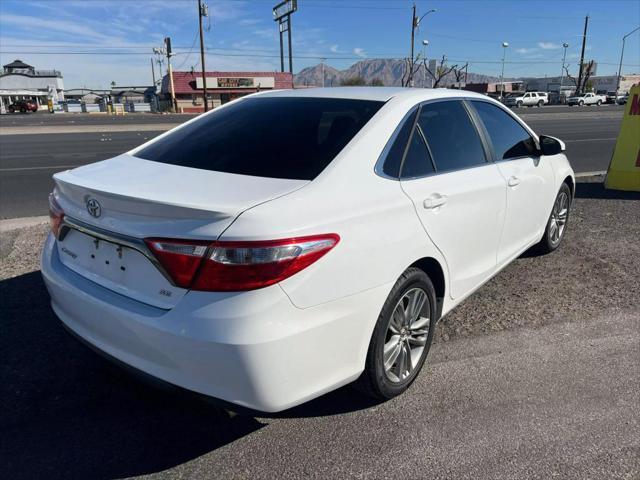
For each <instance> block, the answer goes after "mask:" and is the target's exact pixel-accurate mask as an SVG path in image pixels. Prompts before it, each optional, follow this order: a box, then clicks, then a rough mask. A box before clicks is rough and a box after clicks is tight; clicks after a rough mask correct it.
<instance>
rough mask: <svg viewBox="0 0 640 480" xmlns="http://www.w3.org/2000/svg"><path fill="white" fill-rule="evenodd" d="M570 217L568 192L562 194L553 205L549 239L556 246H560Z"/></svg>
mask: <svg viewBox="0 0 640 480" xmlns="http://www.w3.org/2000/svg"><path fill="white" fill-rule="evenodd" d="M568 216H569V196H568V195H567V193H566V192H560V193H559V194H558V197H557V198H556V201H555V203H554V204H553V210H552V211H551V219H550V220H549V221H550V222H551V223H550V225H549V239H550V240H551V243H553V244H554V245H556V244H558V243H559V242H560V240H561V239H562V235H564V229H565V226H566V225H567V217H568Z"/></svg>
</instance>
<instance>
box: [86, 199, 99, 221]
mask: <svg viewBox="0 0 640 480" xmlns="http://www.w3.org/2000/svg"><path fill="white" fill-rule="evenodd" d="M87 212H89V215H91V216H92V217H96V218H98V217H99V216H100V215H101V214H102V207H100V204H99V203H98V201H97V200H96V199H95V198H90V199H89V200H87Z"/></svg>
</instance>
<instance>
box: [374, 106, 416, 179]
mask: <svg viewBox="0 0 640 480" xmlns="http://www.w3.org/2000/svg"><path fill="white" fill-rule="evenodd" d="M417 114H418V110H417V109H416V110H414V111H413V112H412V113H411V114H410V115H409V116H408V117H407V118H406V119H405V121H404V123H403V124H402V125H401V126H400V128H399V130H398V133H397V134H396V135H395V140H394V141H393V143H392V144H391V146H390V147H389V149H388V151H387V152H386V157H385V160H384V165H383V166H382V171H383V172H384V173H385V174H386V175H388V176H390V177H392V178H398V177H399V176H400V164H401V163H402V156H403V155H404V151H405V148H406V147H407V142H408V141H409V136H410V135H411V129H412V128H413V124H414V123H415V122H416V115H417Z"/></svg>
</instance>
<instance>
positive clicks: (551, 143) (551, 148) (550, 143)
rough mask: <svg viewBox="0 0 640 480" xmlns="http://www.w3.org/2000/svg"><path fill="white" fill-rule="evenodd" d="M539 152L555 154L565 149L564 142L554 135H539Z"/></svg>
mask: <svg viewBox="0 0 640 480" xmlns="http://www.w3.org/2000/svg"><path fill="white" fill-rule="evenodd" d="M538 140H539V141H540V152H541V153H542V155H557V154H559V153H562V152H564V151H565V149H566V147H565V145H564V142H563V141H562V140H560V139H558V138H556V137H549V136H547V135H540V137H539V139H538Z"/></svg>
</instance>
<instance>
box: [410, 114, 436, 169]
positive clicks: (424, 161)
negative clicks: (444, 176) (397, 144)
mask: <svg viewBox="0 0 640 480" xmlns="http://www.w3.org/2000/svg"><path fill="white" fill-rule="evenodd" d="M434 171H435V170H434V168H433V163H432V162H431V155H429V150H428V149H427V144H426V143H425V142H424V138H423V136H422V132H420V127H419V126H417V125H416V129H415V130H414V131H413V135H412V136H411V142H409V148H408V149H407V156H406V157H405V158H404V163H403V164H402V178H415V177H424V176H425V175H429V174H431V173H433V172H434Z"/></svg>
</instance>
